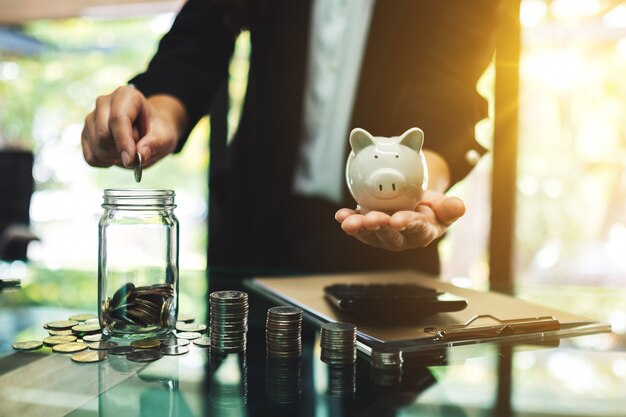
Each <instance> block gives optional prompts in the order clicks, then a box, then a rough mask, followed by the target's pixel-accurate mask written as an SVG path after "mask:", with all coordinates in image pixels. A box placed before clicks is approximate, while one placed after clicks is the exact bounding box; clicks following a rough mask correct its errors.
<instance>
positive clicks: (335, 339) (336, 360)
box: [320, 323, 356, 366]
mask: <svg viewBox="0 0 626 417" xmlns="http://www.w3.org/2000/svg"><path fill="white" fill-rule="evenodd" d="M320 346H321V348H322V353H321V359H322V361H324V362H326V363H327V364H329V365H333V366H343V365H349V364H353V363H354V362H355V360H356V326H355V325H354V324H351V323H324V324H322V335H321V342H320Z"/></svg>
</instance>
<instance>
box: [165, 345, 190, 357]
mask: <svg viewBox="0 0 626 417" xmlns="http://www.w3.org/2000/svg"><path fill="white" fill-rule="evenodd" d="M187 352H189V348H188V347H187V346H163V347H162V348H161V353H163V354H164V355H184V354H185V353H187Z"/></svg>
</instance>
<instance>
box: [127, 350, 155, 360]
mask: <svg viewBox="0 0 626 417" xmlns="http://www.w3.org/2000/svg"><path fill="white" fill-rule="evenodd" d="M162 357H163V354H162V353H161V351H160V350H155V349H141V350H135V351H133V352H130V353H129V354H128V355H126V359H128V360H129V361H133V362H153V361H156V360H157V359H161V358H162Z"/></svg>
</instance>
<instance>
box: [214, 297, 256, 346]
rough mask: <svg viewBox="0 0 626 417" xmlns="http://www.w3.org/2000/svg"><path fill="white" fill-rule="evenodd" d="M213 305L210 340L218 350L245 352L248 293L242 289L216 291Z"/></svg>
mask: <svg viewBox="0 0 626 417" xmlns="http://www.w3.org/2000/svg"><path fill="white" fill-rule="evenodd" d="M209 302H210V305H211V313H210V326H209V340H210V343H211V349H212V350H213V351H217V352H223V353H230V352H244V351H245V350H246V334H247V332H248V309H249V306H248V294H246V293H245V292H242V291H216V292H213V293H211V295H210V296H209Z"/></svg>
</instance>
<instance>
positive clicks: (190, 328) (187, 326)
mask: <svg viewBox="0 0 626 417" xmlns="http://www.w3.org/2000/svg"><path fill="white" fill-rule="evenodd" d="M176 330H178V331H179V332H198V333H202V332H203V331H205V330H206V324H199V323H184V322H181V321H179V322H177V323H176Z"/></svg>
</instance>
